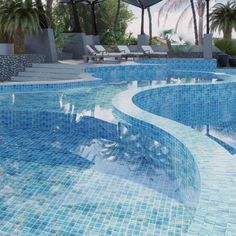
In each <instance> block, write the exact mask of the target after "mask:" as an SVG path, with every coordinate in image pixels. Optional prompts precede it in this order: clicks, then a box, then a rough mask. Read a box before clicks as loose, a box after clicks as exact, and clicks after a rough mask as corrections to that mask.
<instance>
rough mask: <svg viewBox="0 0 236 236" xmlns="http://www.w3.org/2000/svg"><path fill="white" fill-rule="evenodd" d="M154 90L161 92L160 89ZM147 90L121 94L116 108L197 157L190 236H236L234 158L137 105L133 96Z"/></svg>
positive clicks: (235, 174) (219, 148)
mask: <svg viewBox="0 0 236 236" xmlns="http://www.w3.org/2000/svg"><path fill="white" fill-rule="evenodd" d="M165 86H166V85H165ZM173 86H176V85H173ZM177 86H184V85H177ZM152 89H158V86H157V87H155V88H152ZM147 90H150V88H143V89H134V90H131V91H125V92H122V93H120V94H118V95H117V96H116V97H115V98H114V99H113V105H114V107H115V109H116V110H118V111H119V112H121V113H123V114H125V115H126V116H130V117H132V118H134V119H137V120H139V121H143V122H146V123H149V124H151V125H153V126H155V127H157V128H158V129H162V130H164V131H165V132H166V133H168V134H169V135H171V136H172V137H174V138H176V139H177V140H179V141H180V142H181V143H182V144H183V145H184V146H185V147H186V148H187V149H188V150H189V151H190V153H191V154H192V156H193V157H194V159H195V162H196V164H197V166H198V169H199V172H200V178H201V185H200V188H201V191H200V196H199V202H198V206H197V209H196V212H195V216H194V219H193V221H192V224H191V225H190V227H189V230H188V234H189V235H200V234H201V233H202V234H204V235H218V234H222V235H225V234H226V235H230V234H231V235H235V234H236V223H235V218H234V217H235V212H236V207H234V206H235V203H236V200H235V199H236V191H235V190H236V186H234V184H235V183H234V179H236V163H235V159H233V158H232V155H230V154H229V153H228V152H227V151H226V150H225V149H224V148H223V147H221V146H220V145H219V144H217V143H215V142H214V141H212V140H211V139H209V138H208V137H206V136H204V135H203V134H201V133H199V132H197V131H195V130H193V129H191V128H190V127H187V126H185V125H183V124H180V123H178V122H175V121H172V120H170V119H167V118H163V117H160V116H157V115H154V114H151V113H149V112H147V111H145V110H142V109H141V108H139V107H138V106H137V105H135V104H134V103H133V97H134V96H135V95H136V94H138V93H140V92H142V91H147ZM121 98H122V99H121ZM122 101H126V103H125V104H124V102H122ZM233 214H234V217H233Z"/></svg>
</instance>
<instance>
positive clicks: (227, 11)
mask: <svg viewBox="0 0 236 236" xmlns="http://www.w3.org/2000/svg"><path fill="white" fill-rule="evenodd" d="M210 22H211V30H212V31H216V30H218V31H219V33H220V32H221V31H223V35H224V39H227V40H231V38H232V31H233V29H234V30H236V2H234V3H233V2H227V3H226V4H225V5H224V4H222V3H218V4H216V5H215V6H214V8H213V11H212V12H211V14H210Z"/></svg>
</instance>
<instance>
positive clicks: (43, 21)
mask: <svg viewBox="0 0 236 236" xmlns="http://www.w3.org/2000/svg"><path fill="white" fill-rule="evenodd" d="M35 3H36V6H37V8H38V10H39V11H40V12H41V14H40V24H41V28H48V26H49V24H50V23H49V22H48V18H47V16H46V12H45V10H44V8H43V3H42V0H35Z"/></svg>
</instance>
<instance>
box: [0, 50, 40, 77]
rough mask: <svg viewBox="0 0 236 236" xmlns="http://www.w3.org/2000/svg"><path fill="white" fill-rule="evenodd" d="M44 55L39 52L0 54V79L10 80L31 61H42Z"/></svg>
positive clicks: (29, 64) (30, 63)
mask: <svg viewBox="0 0 236 236" xmlns="http://www.w3.org/2000/svg"><path fill="white" fill-rule="evenodd" d="M44 61H45V56H43V55H39V54H22V55H0V80H1V81H4V80H10V79H11V77H12V76H16V75H17V74H18V73H19V72H22V71H24V70H25V68H26V67H31V66H32V64H33V63H43V62H44Z"/></svg>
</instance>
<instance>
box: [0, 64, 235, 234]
mask: <svg viewBox="0 0 236 236" xmlns="http://www.w3.org/2000/svg"><path fill="white" fill-rule="evenodd" d="M191 63H192V62H191ZM211 63H212V62H211ZM161 67H163V65H161ZM161 67H160V66H159V65H158V66H157V67H156V69H155V65H153V66H152V65H151V66H150V65H147V66H146V65H144V66H142V65H139V66H135V65H134V66H133V67H131V66H129V67H128V68H127V67H125V66H124V67H120V66H116V67H109V66H108V67H100V68H90V69H87V71H86V72H89V73H92V74H93V75H94V76H95V77H99V78H100V79H101V80H94V81H91V82H89V83H84V82H82V84H81V86H80V85H79V83H77V82H76V83H74V85H73V83H72V84H71V85H70V88H63V85H55V86H54V85H45V86H43V85H40V86H39V85H32V88H33V89H32V90H34V91H33V92H30V91H29V88H28V86H29V85H25V87H24V86H23V85H22V86H21V87H20V85H19V86H16V87H12V88H9V87H8V88H4V90H3V89H2V90H3V92H2V94H0V105H1V110H0V140H1V142H0V150H1V152H0V153H1V158H0V173H1V182H0V233H1V235H183V234H187V233H188V232H193V231H194V230H193V227H194V225H195V221H196V216H197V217H199V204H200V206H201V207H202V198H204V192H205V179H204V178H205V177H204V176H202V165H200V169H199V163H198V161H196V157H198V155H199V153H196V152H194V150H192V149H191V148H190V149H189V146H188V145H186V143H185V142H184V141H183V140H181V139H180V138H179V137H178V135H176V134H174V135H173V134H172V133H171V132H166V130H165V127H164V126H163V129H156V128H155V125H154V124H152V122H151V120H149V121H150V122H148V123H146V121H145V118H148V119H149V116H148V115H145V112H144V113H142V114H144V116H145V117H142V120H137V116H138V114H139V113H135V112H136V110H135V107H130V106H131V105H132V102H134V103H135V104H137V105H138V106H139V107H140V108H142V109H143V111H144V110H148V112H149V113H152V114H153V115H158V116H162V117H166V118H168V119H172V120H176V121H178V122H181V123H185V122H184V121H183V119H184V117H183V116H181V117H180V118H181V119H179V120H177V119H176V112H177V111H176V110H175V109H174V107H176V106H175V105H176V91H172V90H173V88H178V87H185V86H194V87H195V86H201V87H202V86H205V87H206V88H207V87H208V86H210V85H211V84H212V86H218V84H221V83H222V82H220V81H219V80H220V79H221V77H219V76H218V75H217V74H214V73H212V72H211V71H205V72H202V73H199V72H197V74H196V73H194V74H193V72H191V71H190V72H189V71H187V72H186V71H185V72H183V71H184V70H183V71H182V72H181V73H180V72H178V73H177V72H176V74H177V75H176V76H174V75H172V74H169V75H168V76H167V74H165V73H164V72H163V71H164V69H163V71H162V69H160V68H161ZM185 67H186V65H185ZM182 69H184V68H182ZM127 71H128V72H129V73H127ZM166 79H167V80H166ZM203 82H205V83H203ZM183 83H184V84H183ZM181 84H182V85H181ZM188 84H189V85H188ZM65 87H68V85H65ZM157 88H158V89H157ZM164 88H169V90H168V92H167V91H164V92H163V93H161V89H164ZM150 89H152V90H150ZM224 89H225V88H224ZM224 89H223V90H224ZM229 89H230V88H229ZM223 90H222V91H223ZM140 91H155V93H154V92H153V93H152V94H151V95H150V94H149V93H148V94H145V92H144V93H140V95H139V92H140ZM195 92H196V91H195ZM126 93H128V94H129V95H130V94H133V95H135V94H136V93H137V95H135V97H134V99H133V100H132V99H131V100H129V99H128V97H126V95H125V94H126ZM181 93H183V97H181V98H179V97H178V99H179V103H182V102H186V103H187V102H191V101H187V100H186V98H185V96H184V90H183V91H182V92H181ZM196 93H197V92H196ZM122 94H124V96H123V95H122ZM141 94H142V95H145V96H144V97H139V96H141ZM160 94H163V96H162V95H160ZM166 94H168V98H169V99H170V100H169V99H167V97H166V96H165V95H166ZM146 95H147V96H146ZM117 96H118V97H117ZM132 97H133V96H132ZM150 98H152V103H150V102H149V103H148V102H147V101H148V100H150ZM180 99H182V100H180ZM225 99H226V100H227V99H228V97H226V98H225ZM112 100H113V102H112ZM114 100H115V103H114ZM140 101H142V102H140ZM233 101H234V100H233V97H232V104H233ZM130 102H131V103H130ZM148 104H150V106H148ZM151 104H152V105H153V104H155V106H151ZM122 106H125V109H127V110H128V111H129V112H131V113H132V112H134V113H135V114H134V113H132V114H128V113H127V114H126V115H125V114H124V110H123V107H122ZM132 106H133V105H132ZM161 106H165V107H164V108H163V107H161ZM121 108H122V109H121ZM229 108H231V107H229ZM186 109H187V108H186ZM219 110H220V109H219ZM159 111H161V112H164V111H166V112H167V113H166V114H165V113H159ZM183 111H184V110H183ZM181 112H182V110H181ZM191 112H192V111H191ZM233 112H234V111H233V110H232V114H230V115H232V116H233V115H234V113H233ZM181 114H182V113H181ZM183 114H185V113H184V112H183ZM220 115H221V114H220ZM220 115H219V120H220ZM190 117H191V115H190ZM209 117H211V118H212V116H211V114H209ZM185 118H186V117H185ZM187 118H188V117H187ZM187 118H186V120H188V119H187ZM154 119H156V118H155V117H154ZM163 119H164V122H167V121H168V119H165V118H163ZM209 119H210V118H209ZM199 120H200V121H201V119H200V118H199V119H198V121H199ZM136 121H137V122H136ZM178 124H179V123H178ZM168 125H169V124H168ZM187 125H189V124H187ZM190 125H196V124H195V123H194V124H192V123H191V124H190ZM197 125H199V123H198V124H197ZM201 125H205V123H203V124H201ZM169 128H171V126H169ZM181 128H183V127H182V126H181ZM172 130H174V128H173V127H172ZM192 132H193V134H194V135H195V136H197V137H198V138H199V139H200V138H201V137H202V134H200V133H199V134H198V133H197V134H195V132H196V131H194V130H193V131H192ZM198 135H199V136H198ZM205 139H208V138H207V137H204V138H203V141H204V140H205ZM212 142H213V141H212ZM199 145H200V146H201V144H199ZM217 147H218V146H217ZM218 150H220V151H221V153H223V154H225V153H224V151H222V150H221V149H219V148H218ZM204 151H205V153H207V150H206V149H204ZM225 152H226V153H227V151H225ZM208 177H209V176H208ZM208 181H209V180H208ZM209 182H210V181H209ZM206 190H208V189H206ZM215 201H218V198H217V197H216V196H215V198H214V200H213V201H212V202H213V203H214V204H215ZM212 207H213V205H212ZM231 209H232V208H231ZM209 212H210V211H209ZM210 213H211V212H210ZM202 214H203V213H202ZM222 215H223V213H222ZM212 217H213V216H212ZM197 219H198V218H197ZM232 219H233V218H232ZM221 224H223V223H221ZM232 224H233V223H232ZM190 235H194V234H190Z"/></svg>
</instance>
